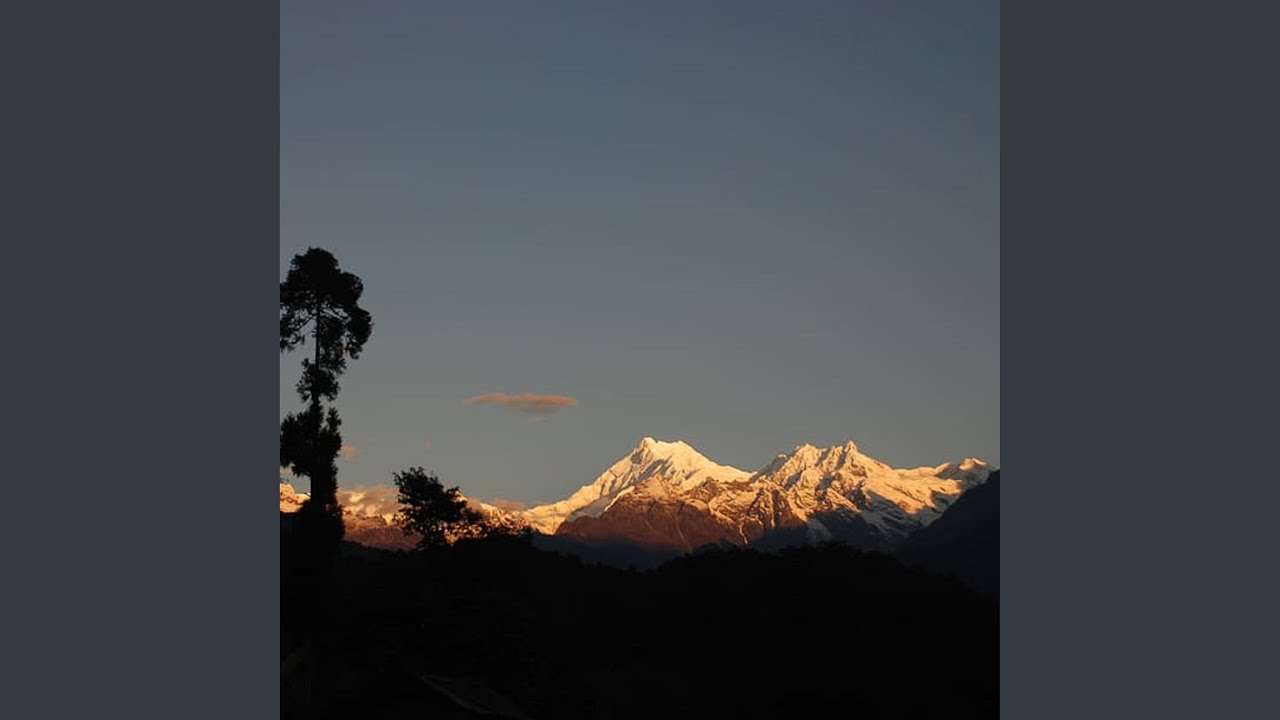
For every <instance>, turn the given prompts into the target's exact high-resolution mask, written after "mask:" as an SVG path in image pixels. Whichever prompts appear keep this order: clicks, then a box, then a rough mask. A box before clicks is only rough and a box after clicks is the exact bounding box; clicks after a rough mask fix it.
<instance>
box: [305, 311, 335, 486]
mask: <svg viewBox="0 0 1280 720" xmlns="http://www.w3.org/2000/svg"><path fill="white" fill-rule="evenodd" d="M323 319H324V316H323V315H322V314H321V305H320V298H319V297H317V298H316V309H315V324H316V328H315V332H316V349H315V356H316V359H315V366H314V367H313V368H312V372H313V373H315V377H314V378H313V379H312V383H311V414H312V416H313V417H314V419H315V423H316V426H315V428H314V433H315V436H314V437H315V441H314V444H313V446H312V447H314V448H315V452H316V458H315V462H314V465H313V467H314V468H315V474H314V475H313V476H312V477H311V497H312V499H313V500H315V501H316V502H318V503H319V504H320V506H321V507H328V506H329V505H330V504H331V503H332V502H333V500H334V497H335V495H336V492H335V491H336V488H334V487H332V486H333V484H334V482H333V478H331V477H329V472H328V471H327V468H328V467H329V464H328V460H329V459H328V458H321V457H320V456H319V455H320V434H321V431H322V430H323V428H324V419H323V417H322V416H321V412H320V382H319V380H320V335H321V333H320V323H321V322H322V321H323Z"/></svg>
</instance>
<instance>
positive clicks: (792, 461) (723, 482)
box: [524, 438, 991, 552]
mask: <svg viewBox="0 0 1280 720" xmlns="http://www.w3.org/2000/svg"><path fill="white" fill-rule="evenodd" d="M990 472H991V468H989V467H988V466H987V464H986V463H983V462H982V461H980V460H976V459H973V458H966V459H964V460H963V461H961V462H958V463H945V464H943V465H938V466H935V467H919V468H910V469H901V468H892V467H890V466H888V465H886V464H885V463H883V462H880V461H879V460H876V459H874V458H872V457H869V456H867V455H865V454H863V453H862V452H861V451H860V450H859V449H858V447H857V445H856V444H854V443H852V442H850V443H847V444H845V445H840V446H835V447H829V448H818V447H814V446H812V445H808V444H806V445H800V446H799V447H797V448H795V449H794V450H793V451H792V452H790V453H787V454H783V455H779V456H777V457H776V458H775V459H774V460H773V462H771V463H769V464H768V465H767V466H765V467H764V468H762V469H760V470H759V471H758V472H755V473H748V472H745V471H742V470H739V469H737V468H732V467H727V466H723V465H719V464H716V463H714V462H712V461H711V460H709V459H707V458H706V457H704V456H702V455H701V454H700V453H698V452H697V451H696V450H694V449H693V448H692V447H690V446H689V445H688V444H687V443H684V442H659V441H656V440H654V439H652V438H645V439H644V440H642V441H641V442H640V444H639V445H637V446H636V448H635V449H634V450H633V451H632V452H631V453H630V454H629V455H628V456H627V457H624V458H623V459H622V460H619V461H618V462H617V463H616V464H614V465H613V466H612V467H611V468H609V469H608V470H607V471H605V473H604V474H602V475H601V476H600V477H599V478H597V479H596V481H595V482H593V483H592V484H590V485H586V486H583V487H582V488H581V489H579V490H578V491H577V492H575V493H574V494H573V495H571V496H570V497H569V498H567V499H566V500H563V501H561V502H558V503H553V504H550V505H544V506H539V507H535V508H531V509H529V510H526V511H524V516H525V518H526V519H527V520H528V521H529V522H531V523H532V524H533V525H535V527H537V528H538V529H539V530H540V531H542V532H544V533H548V534H551V533H553V534H554V535H556V536H557V537H564V538H569V539H573V540H576V541H580V542H584V543H619V542H626V543H630V544H634V545H637V546H641V547H654V548H660V547H661V548H669V549H672V550H677V551H682V552H687V551H689V550H693V549H695V548H697V547H700V546H703V545H709V544H725V543H728V544H733V545H751V546H758V547H771V546H781V545H792V544H801V543H808V542H816V541H822V540H841V541H844V542H847V543H849V544H851V545H854V546H856V547H860V548H864V549H870V550H890V549H892V548H893V547H895V546H896V545H897V544H898V543H900V542H901V541H902V540H903V539H905V538H906V537H907V536H908V535H910V534H911V533H913V532H914V531H916V530H918V529H920V528H922V527H925V526H927V525H929V524H930V523H931V522H932V521H933V520H934V519H936V518H937V517H939V516H940V515H941V514H942V513H943V512H944V511H945V510H946V509H947V508H948V507H949V506H950V505H951V503H952V502H954V501H955V500H956V498H958V497H960V495H961V494H963V493H965V492H966V491H968V490H970V489H972V488H974V487H977V486H979V485H981V484H982V483H983V482H984V481H985V480H986V479H987V477H988V475H989V474H990Z"/></svg>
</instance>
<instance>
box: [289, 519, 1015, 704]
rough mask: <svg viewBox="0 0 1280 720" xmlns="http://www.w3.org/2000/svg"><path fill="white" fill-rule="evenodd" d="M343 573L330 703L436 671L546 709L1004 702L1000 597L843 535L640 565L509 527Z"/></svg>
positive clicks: (413, 684)
mask: <svg viewBox="0 0 1280 720" xmlns="http://www.w3.org/2000/svg"><path fill="white" fill-rule="evenodd" d="M334 582H335V595H334V597H335V602H336V604H335V606H334V608H333V618H334V641H335V643H336V645H335V648H334V651H333V652H332V653H330V657H331V658H332V660H331V661H330V663H331V664H330V666H329V671H328V673H327V674H324V673H322V674H321V677H323V678H325V680H324V682H323V683H319V685H318V686H319V687H321V688H322V691H323V692H324V693H327V698H326V699H327V707H328V708H329V713H328V714H327V715H326V717H335V718H337V717H343V718H348V717H366V716H368V717H375V716H379V715H381V714H383V713H386V712H398V711H401V710H404V711H407V710H409V709H411V708H413V707H415V703H414V702H413V701H411V700H407V696H412V697H418V696H420V695H421V694H422V693H424V692H427V693H428V695H430V692H429V688H428V689H426V690H424V688H423V682H424V681H423V680H422V678H423V677H424V676H425V675H424V674H431V675H433V676H436V677H443V678H452V679H456V680H457V681H459V682H471V683H473V684H474V686H475V687H481V688H484V690H483V692H484V693H487V694H489V695H491V696H493V697H496V698H501V702H508V703H510V704H511V705H513V706H515V707H517V708H519V711H520V712H521V713H522V714H524V715H526V716H527V717H530V718H534V719H535V720H538V719H544V718H545V719H547V720H550V719H552V718H556V719H564V718H584V719H585V718H593V719H594V718H646V719H647V718H658V717H670V718H701V717H714V718H720V717H728V718H755V717H768V718H787V717H811V716H812V717H826V716H830V714H831V713H839V714H841V715H850V716H857V717H863V718H878V717H914V716H927V715H929V714H932V713H943V712H945V713H946V714H947V715H948V716H956V717H967V716H972V717H995V715H996V707H997V689H998V671H999V667H998V646H997V642H998V615H997V609H996V606H995V604H994V603H993V602H991V601H990V600H989V599H986V598H983V597H981V596H979V595H977V594H975V593H973V592H972V591H970V590H968V589H967V588H965V587H963V586H961V585H959V584H958V583H955V582H953V581H949V580H945V579H942V578H938V577H934V576H932V575H929V574H927V573H923V572H920V571H914V570H910V569H908V568H906V567H904V566H902V565H901V564H900V563H899V562H898V561H897V560H895V559H893V558H891V557H889V556H884V555H874V554H863V553H860V552H858V551H856V550H854V549H852V548H849V547H847V546H839V545H829V546H819V547H808V548H796V549H784V550H781V551H780V552H777V553H768V554H766V553H760V552H757V551H754V550H746V549H731V550H729V549H714V548H704V549H702V550H700V551H699V552H696V553H694V554H692V555H686V556H682V557H680V558H677V559H675V560H672V561H669V562H667V563H664V564H663V565H661V566H660V567H658V568H657V569H655V570H650V571H643V572H641V571H628V570H621V569H617V568H611V567H607V566H599V565H589V564H586V563H584V562H582V561H581V560H579V559H577V558H572V557H566V556H563V555H560V554H557V553H552V552H546V551H543V550H539V549H537V548H535V547H532V546H531V545H529V544H527V543H523V542H520V541H518V540H506V539H498V540H490V541H474V542H463V543H459V544H457V545H455V546H453V547H449V548H443V549H440V550H435V551H431V552H428V553H425V554H415V553H392V552H381V551H379V552H377V553H375V554H371V555H369V554H363V553H362V554H361V555H359V556H354V555H353V556H346V557H344V558H343V559H342V560H341V561H340V562H339V564H338V566H337V569H336V575H335V579H334ZM285 612H286V613H287V612H288V609H287V608H286V610H285ZM433 697H434V696H433ZM422 702H423V703H426V702H427V700H422ZM495 702H498V701H495ZM459 716H460V717H461V716H463V715H459Z"/></svg>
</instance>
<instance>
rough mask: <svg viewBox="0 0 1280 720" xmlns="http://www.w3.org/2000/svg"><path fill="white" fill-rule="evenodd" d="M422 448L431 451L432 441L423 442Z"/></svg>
mask: <svg viewBox="0 0 1280 720" xmlns="http://www.w3.org/2000/svg"><path fill="white" fill-rule="evenodd" d="M422 447H423V448H424V449H427V450H430V449H431V441H430V440H423V441H422Z"/></svg>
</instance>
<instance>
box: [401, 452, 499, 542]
mask: <svg viewBox="0 0 1280 720" xmlns="http://www.w3.org/2000/svg"><path fill="white" fill-rule="evenodd" d="M395 482H396V487H397V488H399V489H400V494H399V497H398V500H399V502H400V507H401V510H400V515H399V516H398V517H397V518H396V520H397V522H398V523H399V525H400V527H401V528H402V529H403V530H404V532H405V534H406V535H417V536H418V547H419V548H420V549H426V548H432V547H439V546H442V545H447V544H449V543H450V542H451V541H453V540H457V539H460V538H463V537H476V536H479V535H483V534H485V527H486V523H485V518H484V515H483V514H481V513H480V512H479V511H477V510H473V509H472V508H471V507H470V506H468V505H467V501H466V499H465V498H463V497H462V493H461V492H459V491H458V488H456V487H451V488H446V487H445V486H444V485H442V484H441V483H440V479H439V478H437V477H436V476H435V475H432V474H429V473H427V472H426V471H425V470H423V469H422V468H420V467H414V468H409V469H408V470H405V471H403V472H398V473H396V474H395Z"/></svg>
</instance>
